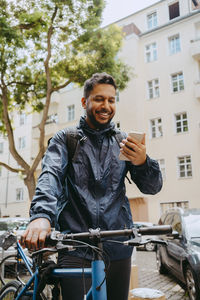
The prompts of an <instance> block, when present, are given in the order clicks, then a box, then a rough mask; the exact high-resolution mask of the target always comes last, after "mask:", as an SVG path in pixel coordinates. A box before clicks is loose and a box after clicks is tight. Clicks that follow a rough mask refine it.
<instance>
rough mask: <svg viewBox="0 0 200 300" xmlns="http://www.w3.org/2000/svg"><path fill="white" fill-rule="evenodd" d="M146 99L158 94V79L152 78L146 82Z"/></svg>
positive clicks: (155, 96)
mask: <svg viewBox="0 0 200 300" xmlns="http://www.w3.org/2000/svg"><path fill="white" fill-rule="evenodd" d="M147 86H148V99H152V98H157V97H159V96H160V90H159V80H158V79H153V80H150V81H148V82H147Z"/></svg>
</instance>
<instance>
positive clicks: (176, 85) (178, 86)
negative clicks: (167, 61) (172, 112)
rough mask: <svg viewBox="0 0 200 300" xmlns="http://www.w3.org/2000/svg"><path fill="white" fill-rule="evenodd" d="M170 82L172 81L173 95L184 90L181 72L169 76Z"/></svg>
mask: <svg viewBox="0 0 200 300" xmlns="http://www.w3.org/2000/svg"><path fill="white" fill-rule="evenodd" d="M171 80H172V91H173V92H174V93H176V92H180V91H182V90H184V80H183V73H182V72H180V73H177V74H173V75H171Z"/></svg>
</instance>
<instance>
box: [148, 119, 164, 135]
mask: <svg viewBox="0 0 200 300" xmlns="http://www.w3.org/2000/svg"><path fill="white" fill-rule="evenodd" d="M159 120H161V122H160V123H159V122H158V121H159ZM153 121H155V124H154V125H153V124H152V122H153ZM153 128H155V131H153ZM159 128H161V130H159ZM154 132H155V136H154V134H153V133H154ZM158 133H160V134H158ZM162 136H163V125H162V118H161V117H158V118H153V119H150V137H151V139H155V138H160V137H162Z"/></svg>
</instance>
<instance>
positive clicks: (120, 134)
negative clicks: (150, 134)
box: [114, 130, 127, 147]
mask: <svg viewBox="0 0 200 300" xmlns="http://www.w3.org/2000/svg"><path fill="white" fill-rule="evenodd" d="M114 137H115V139H116V141H117V143H118V145H119V147H120V143H121V141H122V140H123V139H125V138H126V137H127V135H126V133H125V132H123V131H119V130H118V131H115V133H114Z"/></svg>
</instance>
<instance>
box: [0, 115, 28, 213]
mask: <svg viewBox="0 0 200 300" xmlns="http://www.w3.org/2000/svg"><path fill="white" fill-rule="evenodd" d="M12 122H13V128H14V139H15V147H16V149H17V151H18V152H19V154H20V155H21V156H22V157H23V158H24V160H25V161H27V162H28V163H30V162H31V140H32V115H31V114H30V111H28V110H27V111H26V112H19V113H18V112H16V113H13V115H12ZM0 161H1V162H4V163H5V164H7V165H9V166H11V167H12V168H14V169H15V168H16V169H20V166H19V165H18V164H17V162H16V161H15V159H14V158H13V157H12V155H11V154H10V152H9V149H8V141H7V138H6V137H4V136H3V135H2V134H1V136H0ZM0 191H1V193H0V194H1V196H0V217H6V216H9V217H18V216H19V217H22V216H24V217H26V216H28V211H29V203H30V201H29V197H28V191H27V188H26V186H25V185H24V182H23V175H22V174H20V173H13V172H11V171H8V169H6V168H5V167H3V166H0Z"/></svg>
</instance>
